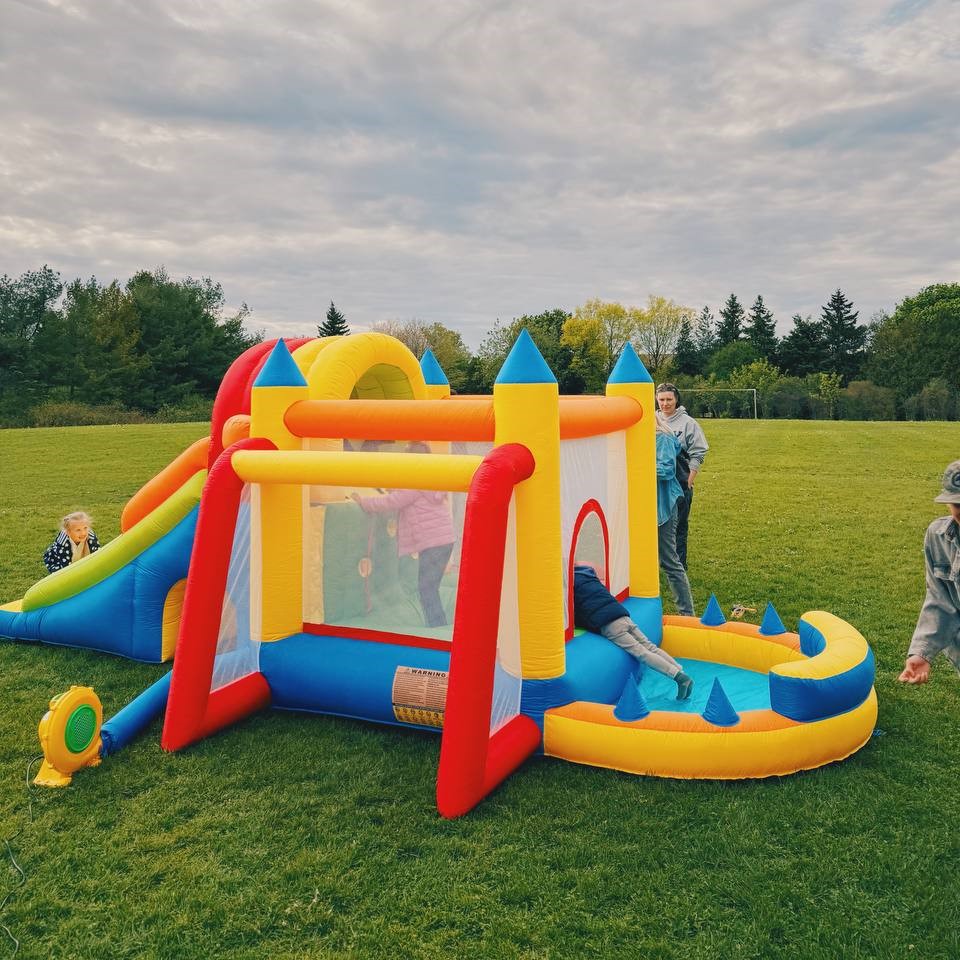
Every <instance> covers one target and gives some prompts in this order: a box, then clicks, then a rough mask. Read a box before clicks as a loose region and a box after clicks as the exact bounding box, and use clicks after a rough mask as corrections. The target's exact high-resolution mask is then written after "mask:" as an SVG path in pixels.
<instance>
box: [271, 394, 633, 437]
mask: <svg viewBox="0 0 960 960" xmlns="http://www.w3.org/2000/svg"><path fill="white" fill-rule="evenodd" d="M642 416H643V410H642V408H641V407H640V405H639V404H638V403H637V402H636V400H634V399H633V398H631V397H561V398H560V439H561V440H573V439H576V438H578V437H593V436H598V435H602V434H606V433H613V432H614V431H617V430H626V428H627V427H631V426H633V425H634V424H635V423H636V422H637V421H638V420H640V418H641V417H642ZM284 422H285V423H286V426H287V429H288V430H289V431H290V432H291V433H292V434H293V435H294V436H297V437H327V438H339V437H356V438H358V439H363V440H464V441H466V440H475V441H483V440H489V441H492V440H493V438H494V416H493V398H492V397H451V398H449V399H445V400H301V401H299V402H298V403H295V404H293V405H292V406H291V407H290V409H289V410H287V413H286V416H285V417H284Z"/></svg>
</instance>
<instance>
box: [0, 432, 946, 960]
mask: <svg viewBox="0 0 960 960" xmlns="http://www.w3.org/2000/svg"><path fill="white" fill-rule="evenodd" d="M705 426H706V431H707V435H708V439H709V440H710V443H711V445H712V448H713V449H712V450H711V453H710V456H709V459H708V461H707V469H706V471H705V472H704V473H703V474H702V475H701V477H700V481H699V483H698V486H697V500H696V503H695V508H694V513H693V523H692V531H691V533H692V538H691V543H692V547H691V570H690V573H691V580H692V582H693V586H694V594H695V597H696V600H697V603H698V606H699V607H700V608H702V606H703V604H704V602H705V601H706V599H707V597H708V595H709V593H710V591H714V592H715V593H716V594H717V596H718V598H719V599H720V601H721V604H722V605H723V607H724V609H725V610H729V608H730V607H731V606H732V605H733V604H734V603H737V602H741V603H746V604H748V605H750V606H754V607H756V608H757V614H756V615H755V616H754V617H752V618H751V619H754V621H755V622H756V621H758V619H759V617H760V615H761V614H762V612H763V605H764V603H765V602H766V600H767V599H773V600H774V602H775V603H776V606H777V609H778V611H779V613H780V614H781V616H782V618H783V620H784V622H785V623H787V625H788V627H790V628H794V627H795V625H796V619H797V616H798V615H799V614H800V613H802V612H804V611H805V610H809V609H818V608H822V609H826V610H830V611H832V612H834V613H836V614H838V615H839V616H841V617H844V618H846V619H848V620H850V621H851V622H852V623H853V624H854V625H856V626H857V627H858V628H859V629H860V630H861V632H862V633H863V634H864V635H865V636H866V637H867V638H868V640H870V642H871V643H872V644H873V646H874V650H875V652H876V654H877V670H878V679H877V689H878V693H879V697H880V720H879V727H880V729H881V730H882V731H883V735H882V736H877V737H875V738H874V739H873V740H872V741H871V742H870V743H869V744H868V745H867V746H866V747H865V748H864V749H863V750H862V751H861V752H860V753H858V754H857V755H855V756H854V757H853V758H851V759H850V760H848V761H846V762H844V763H841V764H836V765H834V766H831V767H828V768H825V769H821V770H818V771H814V772H811V773H806V774H800V775H797V776H793V777H788V778H785V779H775V780H769V781H759V782H744V783H712V782H698V783H689V782H671V781H666V780H652V779H644V778H639V777H632V776H626V775H622V774H619V773H613V772H607V771H603V770H595V769H590V768H586V767H577V766H574V765H571V764H566V763H562V762H560V761H555V760H545V759H542V758H538V759H534V760H531V761H530V762H528V763H527V764H526V765H525V766H524V767H523V768H522V769H521V770H520V771H518V772H517V773H516V774H515V775H514V776H513V777H512V778H511V779H510V780H508V781H507V783H506V784H505V785H504V786H503V787H502V788H501V789H499V790H498V791H497V792H496V793H495V794H494V795H493V796H492V797H491V798H489V799H488V800H487V801H485V802H484V803H483V804H482V805H481V806H480V807H479V808H478V809H477V810H475V811H474V812H473V813H472V814H470V815H468V816H467V817H465V818H463V819H461V820H459V821H456V822H446V821H443V820H441V819H440V818H439V817H438V815H437V813H436V809H435V807H434V797H433V791H434V779H435V775H436V764H437V755H438V748H439V740H438V739H436V738H431V737H430V736H428V735H422V734H418V733H415V732H408V731H403V730H395V729H383V728H378V727H374V726H369V725H363V724H360V723H353V722H347V721H341V720H335V719H330V718H324V717H310V716H297V715H289V714H280V713H270V712H268V713H265V714H262V715H259V716H257V717H253V718H251V719H249V720H247V721H245V722H243V723H241V724H239V725H238V726H236V727H234V728H232V729H230V730H228V731H226V732H224V733H222V734H220V735H217V736H215V737H213V738H211V739H209V740H206V741H204V742H203V743H201V744H199V745H198V746H195V747H193V748H191V749H189V750H187V751H185V752H183V753H180V754H177V755H168V754H164V753H162V752H161V750H160V747H159V724H155V725H154V726H153V727H152V728H151V729H150V730H149V731H148V733H147V734H146V735H145V736H144V737H143V738H142V739H141V740H139V741H138V742H137V743H136V744H134V745H133V746H132V747H130V748H129V749H128V750H126V751H125V752H123V753H120V754H118V755H117V756H115V757H113V758H110V759H109V760H107V761H106V762H105V763H104V764H103V765H102V766H101V767H99V768H97V769H95V770H86V771H83V772H81V773H80V774H79V775H78V776H77V777H76V779H75V781H74V783H73V785H72V786H71V787H70V788H68V789H66V790H63V791H45V792H39V791H37V790H31V791H30V792H29V793H28V791H27V790H26V789H25V773H26V767H27V763H28V761H29V760H30V759H31V758H32V757H34V756H36V755H37V754H38V752H39V750H38V743H37V739H36V725H37V722H38V721H39V719H40V717H41V715H42V714H43V712H44V710H45V709H46V704H47V701H48V700H49V698H50V697H51V696H53V695H54V694H56V693H59V692H61V691H63V690H65V689H66V688H67V687H69V685H70V684H74V683H77V684H81V683H82V684H91V685H93V686H94V687H95V688H96V689H97V691H98V693H99V694H100V697H101V699H102V700H103V703H104V710H105V712H106V714H107V715H111V714H112V713H114V712H115V711H116V710H117V709H118V708H119V707H121V706H122V705H123V704H124V703H126V702H127V701H128V700H129V699H130V698H131V697H133V696H134V695H135V694H137V693H138V692H139V691H141V690H142V689H143V688H145V687H146V686H147V685H148V684H149V683H150V682H151V681H152V680H154V679H155V678H156V677H158V676H159V675H160V674H161V673H162V672H163V670H164V669H165V668H160V667H149V666H144V665H140V664H135V663H130V662H127V661H123V660H118V659H114V658H111V657H108V656H104V655H98V654H92V653H85V652H82V651H78V650H69V649H58V648H54V647H40V646H33V645H26V644H10V643H2V644H0V703H2V707H0V831H2V834H0V836H2V837H9V836H11V835H13V834H16V836H15V838H14V839H13V841H12V844H11V846H12V850H13V852H14V855H15V857H16V860H17V862H18V863H19V864H20V865H21V866H22V868H23V870H24V871H25V874H26V882H25V884H23V885H22V886H19V887H18V886H17V883H18V879H19V875H18V874H17V872H16V870H15V869H14V868H13V866H12V864H11V862H10V859H9V857H6V859H5V863H4V867H3V886H2V887H0V899H2V898H3V895H4V893H6V892H7V891H13V895H12V896H10V897H9V899H8V902H7V903H6V905H5V906H4V907H3V908H2V911H0V923H3V924H5V925H6V926H7V927H9V929H10V931H11V933H12V934H13V936H15V937H16V938H17V939H18V940H19V941H20V949H19V954H18V957H20V958H28V957H30V958H33V957H81V958H100V957H110V958H113V957H117V958H127V957H129V958H145V957H147V958H151V957H197V958H201V957H203V958H206V957H213V956H217V957H236V958H258V960H262V958H267V957H269V958H288V957H289V958H294V957H296V958H300V957H357V958H399V957H403V958H406V957H417V958H419V957H436V958H441V957H443V958H448V957H470V958H473V957H495V958H504V957H529V958H533V957H604V958H608V957H623V958H632V957H664V958H666V957H671V958H672V957H676V958H683V960H693V958H704V960H708V958H709V960H725V958H728V957H756V958H779V957H784V958H786V957H790V958H794V957H803V958H808V957H814V958H819V957H823V958H837V957H843V958H855V957H880V958H887V957H890V958H899V957H923V958H928V957H944V958H947V957H952V958H955V957H958V956H960V892H958V891H960V866H958V864H960V840H958V836H960V832H958V827H957V825H958V824H960V787H958V784H960V777H958V774H960V762H958V761H960V730H958V717H960V682H958V678H957V677H956V676H955V675H953V673H952V671H951V670H950V668H949V665H948V664H947V663H946V662H945V661H941V662H940V663H939V664H938V665H937V666H936V668H935V671H934V682H933V683H932V684H931V685H929V686H928V687H926V688H919V689H915V688H903V687H901V686H899V685H898V684H897V683H896V682H895V680H896V675H897V673H898V672H899V667H900V664H901V662H902V659H903V654H904V651H905V648H906V644H907V641H908V639H909V636H910V633H911V631H912V629H913V625H914V623H915V620H916V615H917V611H918V608H919V603H920V599H921V597H922V594H923V569H922V554H921V551H922V538H923V531H924V528H925V527H926V524H927V523H928V522H929V520H931V519H932V518H933V517H934V516H936V515H937V514H938V512H940V508H939V507H937V506H936V505H935V504H933V503H932V502H931V499H932V497H933V495H934V494H935V493H936V491H937V489H938V481H939V476H940V471H941V470H942V468H943V466H944V464H945V463H946V462H947V461H948V460H951V459H953V458H954V457H956V456H957V455H958V453H960V426H958V425H957V424H914V423H909V424H858V423H795V422H788V423H785V422H759V423H756V422H750V421H738V422H736V421H732V422H728V421H723V422H715V423H713V422H709V421H708V422H707V423H706V425H705ZM202 432H203V427H202V426H200V425H183V424H178V425H163V426H125V427H91V428H76V429H62V430H33V431H15V430H8V431H0V451H2V456H0V491H2V500H0V602H5V601H7V600H11V599H14V598H16V597H19V596H21V595H22V593H23V591H24V589H25V588H26V587H28V586H29V585H30V584H31V583H32V582H34V581H35V580H36V579H37V577H38V576H39V575H40V574H41V573H42V572H43V570H42V567H40V565H39V557H40V554H41V553H42V551H43V548H44V547H45V546H46V544H47V543H48V542H49V541H50V539H52V536H53V533H54V531H55V527H56V521H57V518H58V517H59V516H60V515H61V514H63V513H64V512H66V511H68V510H71V509H76V508H78V507H82V508H85V509H87V510H89V511H90V512H91V513H93V515H94V517H95V518H96V520H97V524H96V529H97V530H98V532H99V533H100V535H101V538H102V539H104V540H106V539H109V538H110V537H112V536H114V535H116V533H117V531H118V522H119V514H120V510H121V508H122V506H123V504H124V502H125V499H126V498H127V497H129V496H130V494H132V493H133V492H134V490H135V489H136V488H137V487H138V486H139V485H140V484H141V483H142V482H144V481H145V480H146V479H148V478H149V477H150V476H152V475H153V473H155V472H156V471H157V470H158V469H159V468H160V467H162V466H163V465H164V464H165V463H167V462H168V461H169V460H170V459H171V458H172V457H173V456H174V455H175V454H176V453H178V452H179V451H180V450H181V449H182V448H183V447H184V446H186V445H187V443H189V442H190V441H191V440H193V439H195V438H196V437H198V436H200V435H201V433H202ZM34 769H35V768H34ZM31 800H32V805H31ZM31 817H32V819H31ZM13 952H14V944H13V942H12V941H11V940H9V939H6V938H5V935H4V934H3V932H2V931H0V960H2V958H4V957H7V956H10V955H12V954H13Z"/></svg>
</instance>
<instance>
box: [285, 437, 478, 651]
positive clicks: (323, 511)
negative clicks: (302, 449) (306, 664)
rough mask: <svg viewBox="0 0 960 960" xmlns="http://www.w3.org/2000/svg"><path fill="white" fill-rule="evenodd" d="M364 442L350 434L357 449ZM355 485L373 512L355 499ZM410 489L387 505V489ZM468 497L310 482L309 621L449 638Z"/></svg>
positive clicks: (397, 446) (372, 448)
mask: <svg viewBox="0 0 960 960" xmlns="http://www.w3.org/2000/svg"><path fill="white" fill-rule="evenodd" d="M361 446H364V442H362V441H351V443H350V447H351V450H354V449H359V448H360V447H361ZM488 446H489V445H488ZM365 447H366V449H365V450H364V451H363V452H366V453H373V454H375V455H376V454H377V453H381V452H384V453H385V452H394V453H395V452H405V451H408V450H409V445H408V444H407V443H406V442H404V441H399V442H396V443H393V442H388V441H382V442H381V441H377V442H372V441H371V442H367V443H366V444H365ZM454 447H456V448H458V449H453V448H454ZM459 447H460V445H459V444H448V443H436V444H433V450H432V451H431V452H430V453H427V452H422V451H421V452H417V453H416V455H417V456H422V457H429V456H441V455H444V454H447V453H448V452H451V453H452V452H457V453H459V452H462V451H461V450H460V449H459ZM346 452H349V451H346ZM411 452H413V451H411ZM354 493H355V494H357V495H358V496H360V497H361V498H363V499H364V501H366V502H367V504H368V505H369V507H370V508H371V510H370V511H369V512H368V511H364V510H363V509H361V507H360V506H358V505H357V504H356V503H354V502H353V500H352V499H351V494H354ZM406 494H413V495H414V496H415V498H416V499H417V503H416V504H415V505H412V504H409V503H405V504H403V505H396V506H389V505H388V498H392V499H396V498H397V495H403V496H405V495H406ZM465 502H466V494H465V493H458V492H454V491H447V492H443V491H440V492H436V491H428V490H410V491H397V490H388V489H386V488H384V487H348V486H322V487H320V486H316V485H315V486H312V487H310V495H309V497H308V499H307V501H306V505H305V508H304V525H303V530H304V535H303V619H304V622H305V623H315V624H321V623H322V624H324V625H325V626H327V627H329V628H330V631H331V632H335V631H336V628H337V627H341V628H343V629H344V630H345V631H347V632H348V635H349V632H350V631H368V630H369V631H374V632H380V633H391V634H395V635H400V636H420V637H430V638H431V639H436V640H447V641H449V640H452V638H453V611H454V608H455V604H456V595H457V588H458V583H459V574H460V545H461V541H462V538H463V519H464V505H465ZM385 507H386V508H387V509H383V508H385Z"/></svg>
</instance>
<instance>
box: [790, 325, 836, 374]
mask: <svg viewBox="0 0 960 960" xmlns="http://www.w3.org/2000/svg"><path fill="white" fill-rule="evenodd" d="M826 363H827V345H826V340H825V338H824V329H823V324H822V323H821V322H820V321H819V320H813V319H812V318H811V317H810V316H809V315H808V316H807V318H806V319H804V318H803V317H801V316H800V314H799V313H795V314H794V315H793V329H792V330H791V331H790V332H789V333H788V334H787V335H786V336H785V337H784V338H783V339H782V340H781V341H780V365H781V366H782V367H783V369H784V370H785V371H786V372H787V373H789V374H792V375H793V376H795V377H805V376H806V375H807V374H808V373H819V372H820V371H821V370H823V369H824V367H825V366H826Z"/></svg>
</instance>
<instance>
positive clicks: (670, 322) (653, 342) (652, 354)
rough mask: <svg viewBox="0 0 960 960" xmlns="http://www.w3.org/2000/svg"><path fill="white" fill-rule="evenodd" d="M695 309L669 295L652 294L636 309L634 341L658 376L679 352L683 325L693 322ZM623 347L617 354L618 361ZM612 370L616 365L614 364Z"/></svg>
mask: <svg viewBox="0 0 960 960" xmlns="http://www.w3.org/2000/svg"><path fill="white" fill-rule="evenodd" d="M692 316H693V311H692V310H690V309H689V308H688V307H682V306H680V304H678V303H675V302H674V301H673V300H668V299H667V298H666V297H655V296H651V297H649V298H648V299H647V305H646V307H645V308H644V309H643V310H637V311H634V312H633V317H634V332H633V342H634V344H635V345H636V347H637V348H638V350H639V352H640V353H641V355H642V356H643V358H644V360H645V361H646V363H647V366H648V367H649V369H650V372H651V374H653V376H654V378H659V377H662V376H663V375H665V374H666V371H667V367H668V365H669V363H670V358H671V357H672V356H673V354H674V353H675V352H676V346H677V337H678V336H679V335H680V327H681V325H682V323H683V321H684V320H685V319H686V320H687V323H688V326H689V324H690V321H691V318H692ZM619 352H620V351H619V350H617V353H616V354H615V355H614V357H613V360H614V362H616V359H617V355H618V354H619ZM611 369H612V366H611Z"/></svg>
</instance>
